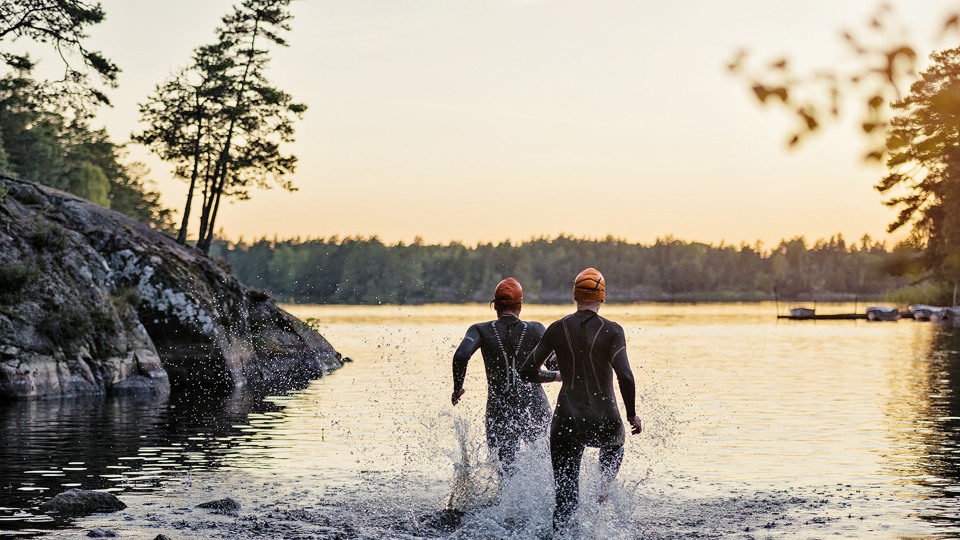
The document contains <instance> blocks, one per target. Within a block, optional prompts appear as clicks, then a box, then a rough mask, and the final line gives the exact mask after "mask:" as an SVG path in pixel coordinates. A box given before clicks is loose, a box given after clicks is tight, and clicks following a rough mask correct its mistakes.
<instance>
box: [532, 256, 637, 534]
mask: <svg viewBox="0 0 960 540" xmlns="http://www.w3.org/2000/svg"><path fill="white" fill-rule="evenodd" d="M605 296H606V282H605V281H604V279H603V275H602V274H600V272H598V271H597V270H595V269H593V268H587V269H586V270H584V271H583V272H580V274H579V275H578V276H577V278H576V280H575V281H574V286H573V298H574V300H576V301H577V311H576V312H574V313H573V314H571V315H567V316H566V317H564V318H562V319H560V320H558V321H556V322H554V323H553V324H551V325H550V326H549V327H548V328H547V330H546V332H544V334H543V337H542V338H541V339H540V343H538V344H537V346H536V348H535V349H534V351H533V353H531V355H530V357H529V358H527V360H526V361H525V362H524V364H523V366H521V368H520V376H521V377H523V378H524V380H527V381H531V382H551V381H560V382H562V383H563V386H561V387H560V393H559V395H558V396H557V408H556V410H555V411H554V413H553V422H552V424H551V426H550V458H551V462H552V464H553V479H554V485H555V487H556V507H555V509H554V511H553V527H554V530H558V529H560V528H561V527H563V526H565V525H566V523H567V521H568V520H569V518H570V516H571V515H572V514H573V512H574V511H576V509H577V506H578V504H579V495H580V460H581V458H582V457H583V450H584V447H586V446H590V447H594V448H599V449H600V482H601V485H600V500H601V502H602V501H603V500H605V499H606V498H607V497H608V496H609V489H610V487H611V484H612V483H613V480H614V479H615V478H616V476H617V472H619V470H620V463H621V461H622V460H623V443H624V429H623V420H621V418H620V411H619V410H618V409H617V400H616V397H615V396H614V393H613V375H614V373H616V375H617V382H618V383H619V386H620V397H621V398H622V399H623V404H624V407H625V408H626V410H627V422H628V423H629V424H630V431H631V433H633V434H634V435H636V434H639V433H640V432H641V431H642V430H643V427H642V425H641V423H640V419H639V418H637V412H636V387H635V385H634V381H633V372H632V371H631V370H630V362H629V361H628V360H627V343H626V338H625V337H624V334H623V328H621V327H620V325H619V324H617V323H615V322H613V321H611V320H608V319H605V318H603V317H601V316H600V315H599V314H598V311H599V310H600V305H601V304H602V303H603V301H604V297H605ZM551 354H556V356H557V363H558V364H559V373H557V372H556V371H544V370H541V369H540V367H541V366H543V364H544V362H545V361H546V359H547V358H548V357H549V356H550V355H551Z"/></svg>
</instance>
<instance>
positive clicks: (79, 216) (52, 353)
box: [0, 176, 343, 400]
mask: <svg viewBox="0 0 960 540" xmlns="http://www.w3.org/2000/svg"><path fill="white" fill-rule="evenodd" d="M4 188H5V190H6V195H5V196H2V197H0V400H4V399H23V398H37V397H54V396H68V395H82V394H124V395H130V394H133V395H146V396H158V395H164V394H167V393H168V392H169V391H170V388H171V386H173V387H177V386H182V387H187V386H197V387H200V388H204V389H210V388H217V387H219V388H223V389H230V388H236V387H241V386H244V385H262V386H267V387H271V388H273V387H275V388H284V387H291V386H294V385H297V384H302V383H303V382H305V381H307V380H309V379H312V378H315V377H317V376H320V375H322V374H323V373H325V372H327V371H329V370H332V369H336V368H338V367H340V366H342V365H343V361H342V357H341V356H340V355H339V354H338V353H337V352H336V351H335V350H334V349H333V347H331V346H330V344H329V343H328V342H327V341H326V340H325V339H324V338H323V337H322V336H321V335H319V334H318V333H317V332H316V331H314V330H313V329H311V328H310V327H309V326H307V325H306V324H305V323H303V322H301V321H299V320H297V319H296V318H294V317H293V316H291V315H290V314H288V313H286V312H285V311H283V310H281V309H280V308H278V307H277V306H276V305H274V304H273V303H272V302H271V301H270V300H269V298H268V297H266V295H264V294H263V293H260V292H258V291H252V290H249V289H247V288H246V287H244V286H243V285H242V284H240V283H239V282H238V281H237V280H236V278H235V277H234V276H233V275H232V274H231V272H230V271H228V270H227V269H226V268H225V267H224V266H223V265H221V264H219V263H217V262H216V261H214V260H212V259H210V258H209V257H207V256H206V255H204V254H203V253H201V252H199V251H197V250H196V249H194V248H192V247H190V246H182V245H179V244H177V243H176V242H175V241H174V240H173V239H172V238H169V237H167V236H166V235H164V234H161V233H159V232H157V231H154V230H152V229H150V228H149V227H147V226H146V225H143V224H141V223H138V222H136V221H134V220H131V219H129V218H127V217H126V216H123V215H121V214H119V213H117V212H113V211H110V210H108V209H105V208H103V207H100V206H98V205H96V204H93V203H91V202H89V201H86V200H83V199H80V198H78V197H75V196H73V195H70V194H68V193H64V192H61V191H57V190H54V189H52V188H48V187H45V186H41V185H38V184H33V183H30V182H25V181H20V180H15V179H10V178H6V177H2V176H0V193H3V192H4Z"/></svg>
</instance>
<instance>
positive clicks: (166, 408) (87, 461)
mask: <svg viewBox="0 0 960 540" xmlns="http://www.w3.org/2000/svg"><path fill="white" fill-rule="evenodd" d="M265 398H266V399H265ZM280 401H282V398H276V399H271V398H270V397H268V396H264V395H263V394H257V393H253V392H235V393H232V394H224V393H208V392H203V391H196V392H188V393H180V394H174V395H173V396H171V397H170V398H168V399H162V400H144V399H142V398H141V399H138V398H113V399H107V400H100V399H62V400H45V401H27V402H18V403H3V404H0V432H2V433H3V434H4V436H3V437H0V464H2V473H3V474H2V479H3V480H2V485H0V529H7V530H9V529H17V528H22V527H23V526H24V524H26V523H30V524H33V525H34V526H42V524H50V523H51V522H52V520H51V519H50V518H49V517H47V516H44V515H35V514H34V512H35V510H36V507H37V506H39V505H40V503H42V502H43V501H45V500H47V499H49V498H50V497H52V496H53V495H55V494H57V493H60V492H62V491H65V490H66V489H69V488H73V487H76V488H83V489H97V490H105V491H116V492H119V491H133V492H143V491H156V490H159V489H161V488H163V487H165V486H166V487H169V485H170V484H171V483H176V482H178V481H179V480H180V479H181V478H182V477H183V474H184V473H186V472H198V471H205V470H210V469H214V468H218V467H221V466H224V465H225V463H226V461H227V460H228V459H229V463H230V465H231V466H257V465H258V464H261V463H263V461H262V460H263V459H269V458H270V453H269V452H267V451H266V450H265V449H267V448H268V446H267V445H266V444H265V443H266V441H268V440H269V438H270V428H271V427H272V425H273V424H274V423H275V422H277V419H278V418H279V417H282V415H283V412H282V411H283V406H282V405H280V404H279V402H280ZM244 456H247V457H250V459H246V458H245V457H244ZM238 458H239V459H238ZM53 525H56V524H55V523H54V524H53Z"/></svg>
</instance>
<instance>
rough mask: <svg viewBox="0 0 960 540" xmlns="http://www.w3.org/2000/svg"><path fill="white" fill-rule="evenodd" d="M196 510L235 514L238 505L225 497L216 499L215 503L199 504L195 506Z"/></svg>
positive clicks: (238, 508)
mask: <svg viewBox="0 0 960 540" xmlns="http://www.w3.org/2000/svg"><path fill="white" fill-rule="evenodd" d="M197 508H203V509H205V510H214V511H217V512H236V511H237V510H240V503H238V502H237V501H235V500H233V499H231V498H230V497H227V498H224V499H218V500H216V501H209V502H205V503H200V504H198V505H197Z"/></svg>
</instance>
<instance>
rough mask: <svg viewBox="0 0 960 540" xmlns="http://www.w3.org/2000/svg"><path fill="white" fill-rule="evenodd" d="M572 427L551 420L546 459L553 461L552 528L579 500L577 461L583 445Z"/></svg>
mask: <svg viewBox="0 0 960 540" xmlns="http://www.w3.org/2000/svg"><path fill="white" fill-rule="evenodd" d="M578 439H579V437H576V436H575V435H574V433H573V432H572V430H570V429H567V428H564V427H562V426H560V425H558V424H557V423H554V425H553V429H551V430H550V460H551V462H552V463H553V481H554V485H555V487H556V495H557V498H556V507H555V508H554V510H553V529H554V530H559V529H560V528H562V527H563V526H564V525H566V523H567V521H568V520H569V519H570V516H572V515H573V512H574V511H576V509H577V505H578V504H579V499H580V460H581V458H583V448H584V445H583V444H582V443H581V442H580V441H579V440H578Z"/></svg>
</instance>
